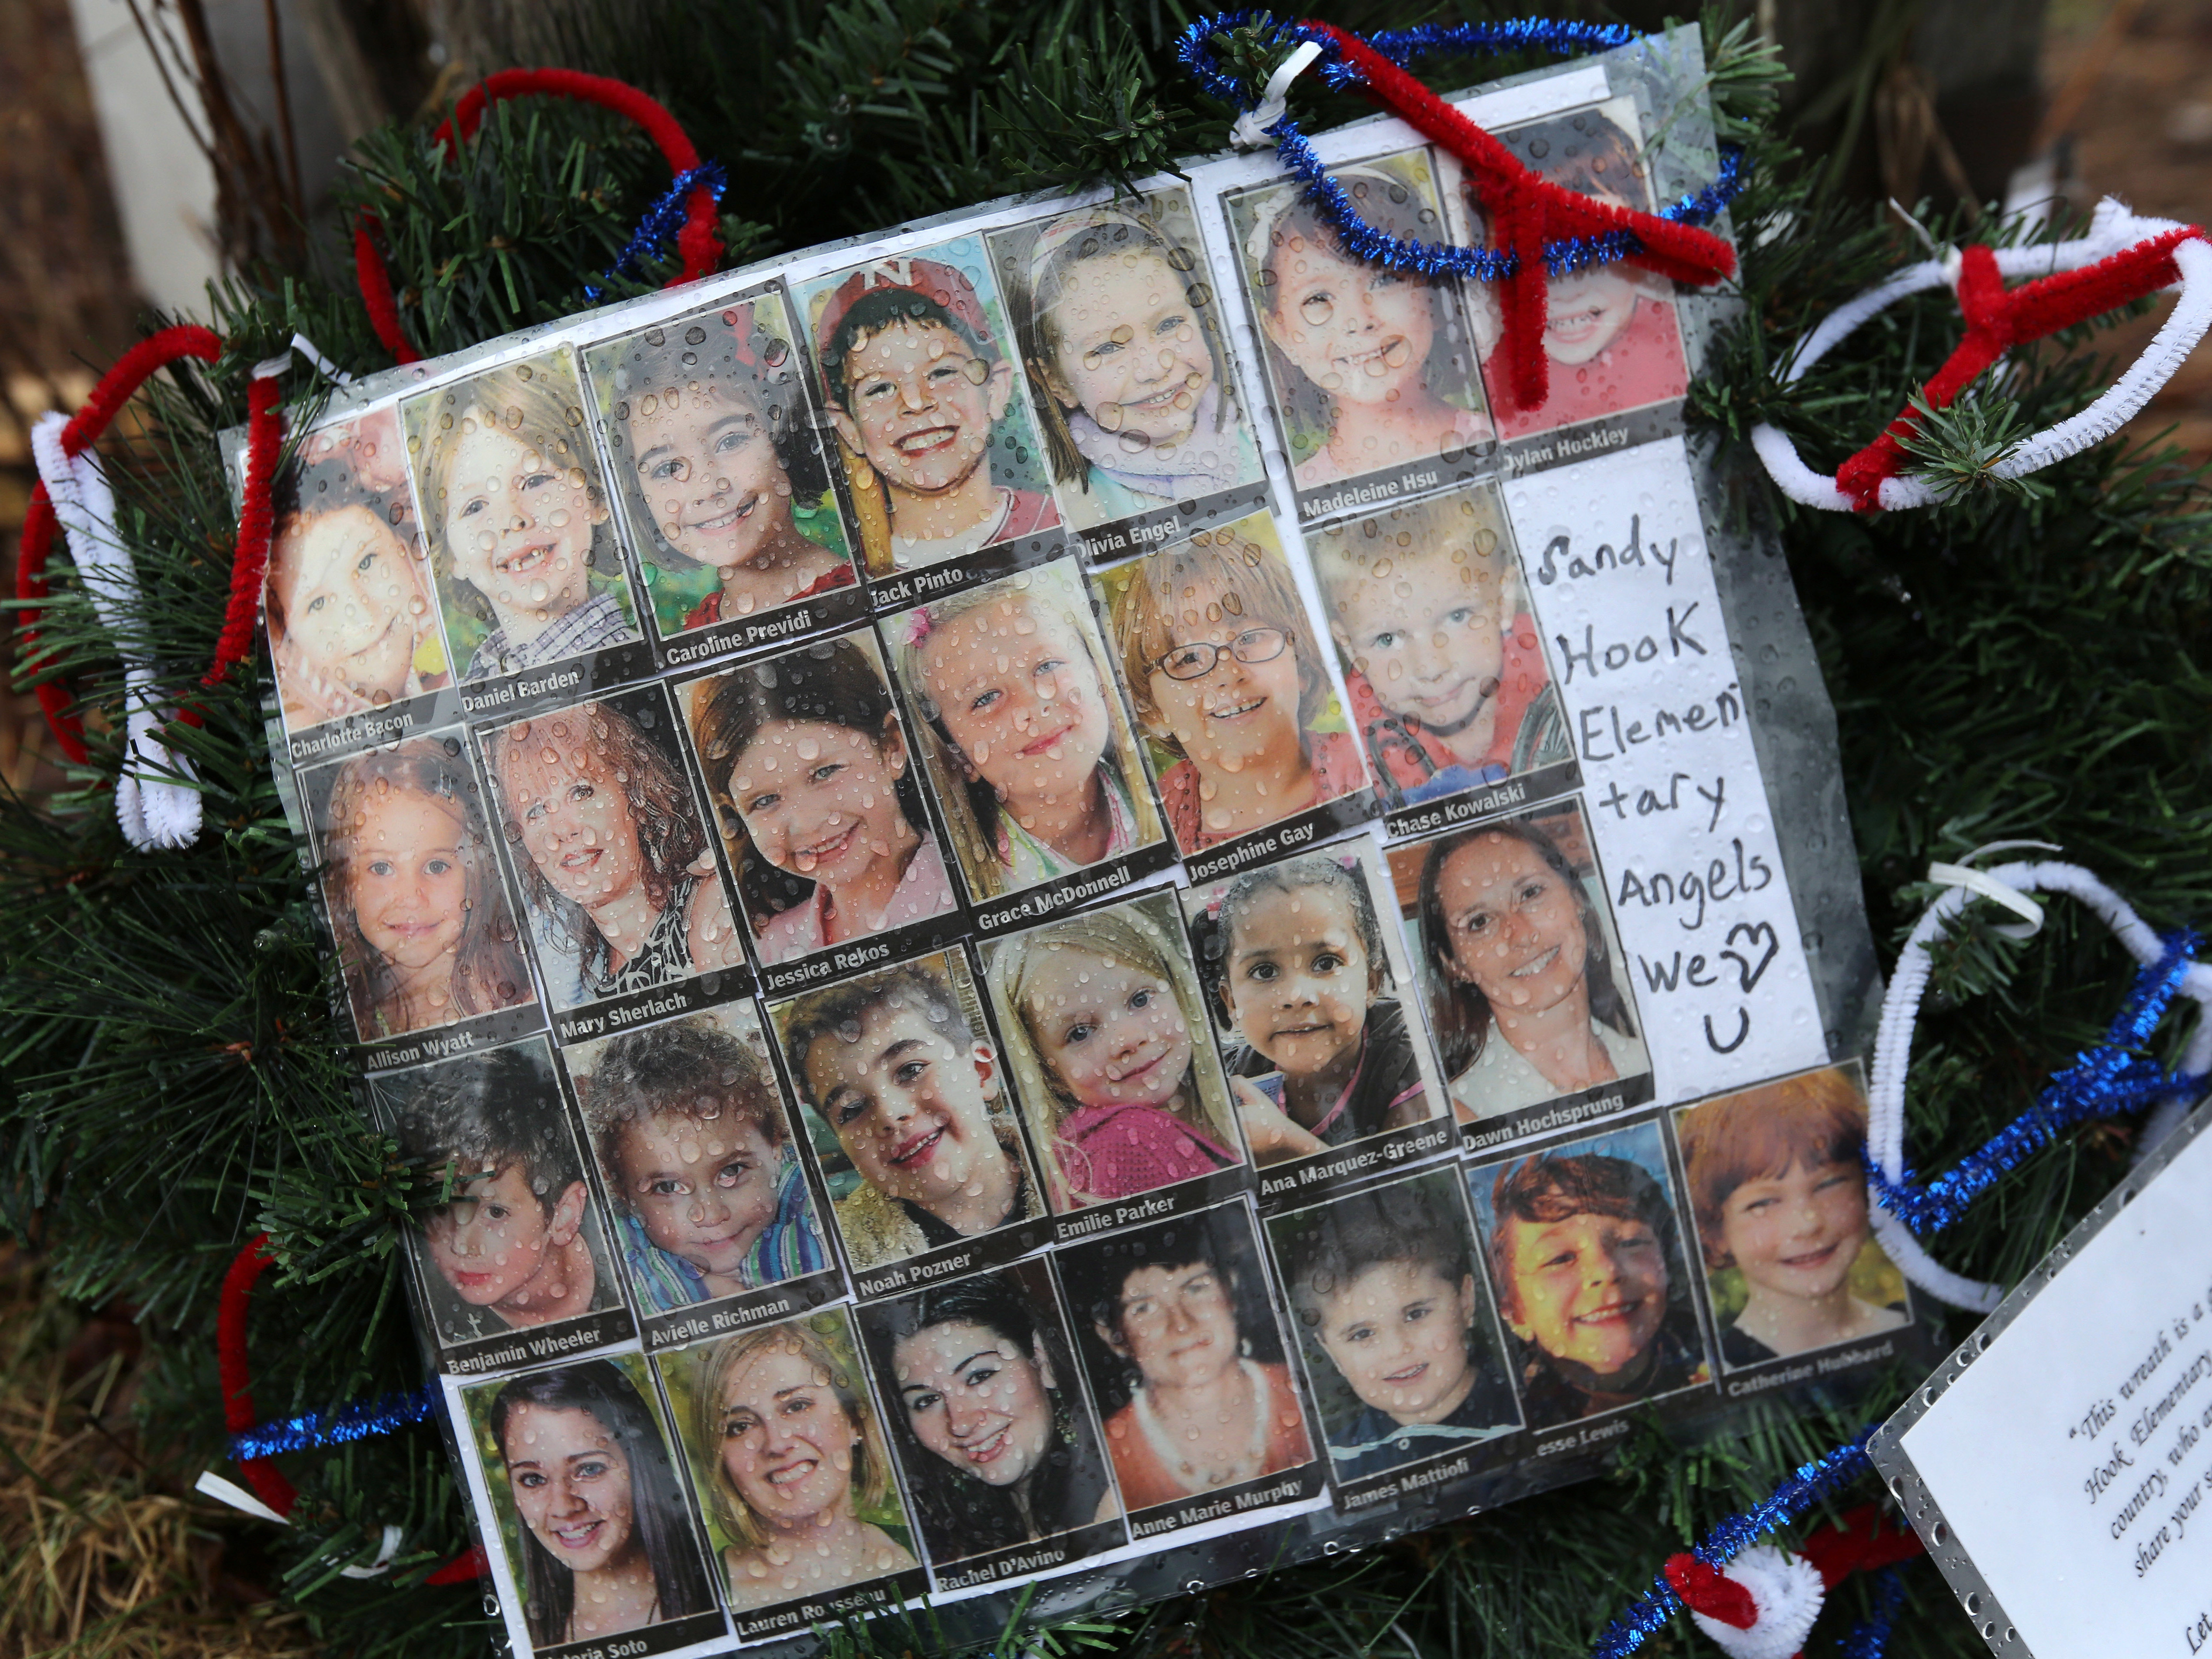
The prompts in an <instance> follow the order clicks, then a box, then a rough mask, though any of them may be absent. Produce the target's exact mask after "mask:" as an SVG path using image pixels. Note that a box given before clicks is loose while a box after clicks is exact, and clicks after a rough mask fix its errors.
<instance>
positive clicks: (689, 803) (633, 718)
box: [484, 690, 745, 1008]
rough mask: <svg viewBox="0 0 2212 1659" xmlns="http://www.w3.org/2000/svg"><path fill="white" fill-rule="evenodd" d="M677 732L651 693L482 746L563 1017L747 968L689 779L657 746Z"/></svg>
mask: <svg viewBox="0 0 2212 1659" xmlns="http://www.w3.org/2000/svg"><path fill="white" fill-rule="evenodd" d="M670 725H671V721H670V717H669V715H668V713H667V702H666V700H665V698H664V697H663V696H662V695H661V694H660V693H659V691H658V690H646V691H644V692H641V693H638V694H636V695H635V696H633V697H629V698H623V699H621V700H619V701H617V700H616V699H613V698H608V699H604V700H602V701H600V702H586V703H580V704H578V705H577V706H576V707H574V708H562V709H558V710H556V711H555V712H554V713H552V714H540V715H538V716H536V717H534V718H533V719H531V720H518V721H516V722H515V723H514V724H513V726H506V727H503V728H502V729H501V730H500V731H497V732H492V733H491V734H489V736H488V737H486V738H485V739H484V759H485V762H486V768H485V769H486V770H487V771H489V773H490V774H491V779H492V783H493V786H494V787H495V789H496V790H497V792H498V793H499V795H500V797H501V807H502V809H503V811H504V816H505V823H504V824H503V825H502V826H501V827H502V829H503V830H504V832H505V834H506V836H507V845H508V846H509V847H510V848H513V853H514V861H515V866H516V868H517V871H518V872H519V873H520V877H521V878H522V887H523V893H524V896H525V898H526V900H527V902H528V903H529V906H530V911H531V920H532V923H533V924H534V926H535V929H536V933H537V938H538V952H539V960H538V965H539V966H540V967H541V968H542V969H544V973H545V978H546V982H547V985H548V987H550V990H551V992H552V994H553V1000H554V1003H555V1005H556V1006H558V1007H563V1008H567V1007H573V1006H575V1005H576V1004H578V1003H580V1002H595V1001H598V1000H599V999H600V998H602V997H611V996H620V995H623V994H626V993H628V992H631V991H648V990H651V989H653V987H655V986H659V985H668V984H672V983H674V982H675V981H678V980H684V979H689V978H690V977H691V975H694V974H703V973H712V972H715V971H718V970H720V969H726V968H736V967H741V966H743V965H744V959H745V958H744V945H742V944H741V943H740V942H739V940H738V931H737V925H736V924H735V923H734V922H733V921H732V920H731V919H730V905H729V901H728V899H727V898H726V896H724V895H723V892H722V878H721V875H720V872H718V871H717V870H716V868H715V866H714V853H713V850H712V849H711V848H709V847H708V842H707V826H706V823H704V821H703V820H702V817H701V815H700V812H699V806H698V803H697V801H696V799H694V798H693V796H692V793H691V784H690V780H689V779H687V778H686V777H685V776H684V770H683V768H682V767H681V766H680V765H678V763H677V760H676V757H675V756H674V755H673V754H672V753H671V749H672V748H673V743H672V740H666V739H664V740H663V741H666V742H667V743H668V746H667V747H664V746H663V741H656V740H655V737H654V735H653V734H654V733H658V732H668V731H669V728H670ZM648 728H649V729H648Z"/></svg>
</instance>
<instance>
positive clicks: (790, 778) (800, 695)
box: [677, 629, 959, 967]
mask: <svg viewBox="0 0 2212 1659" xmlns="http://www.w3.org/2000/svg"><path fill="white" fill-rule="evenodd" d="M677 696H678V699H679V700H680V701H681V702H682V703H683V706H684V720H685V723H686V725H687V726H688V727H689V729H690V737H691V744H692V751H693V753H694V754H696V756H697V757H698V760H699V774H700V776H701V777H702V778H703V779H704V780H705V781H706V785H707V794H708V799H710V800H712V801H713V802H714V815H715V822H716V823H718V824H719V825H720V829H721V834H722V838H723V841H724V843H725V844H726V846H727V848H728V849H729V853H730V861H731V863H732V865H733V866H735V867H736V870H737V872H738V874H737V881H738V904H739V906H740V908H742V909H743V910H744V915H745V920H746V921H747V923H748V925H749V926H750V929H751V932H752V936H753V948H754V950H755V951H757V953H758V955H759V957H760V960H761V963H762V964H763V966H765V967H775V966H778V965H780V964H781V963H787V962H797V961H799V960H800V959H802V958H804V957H810V956H812V955H814V954H815V953H816V952H817V951H823V950H827V949H828V948H829V947H830V946H832V945H843V944H845V943H847V942H848V941H849V940H852V939H866V938H867V937H869V936H870V935H872V934H875V933H885V932H888V931H890V930H891V929H894V928H900V927H911V926H913V925H914V924H915V923H917V922H922V921H932V920H933V919H935V918H937V917H940V916H945V915H951V914H952V913H953V912H954V911H955V910H956V909H957V908H958V904H959V901H958V900H957V897H956V896H954V894H953V890H952V878H951V874H950V872H948V871H947V869H946V860H945V850H944V847H943V845H942V843H941V842H939V839H938V831H937V828H936V826H935V824H934V823H933V822H932V820H931V817H930V813H929V809H928V808H927V806H926V805H924V804H923V799H922V788H921V777H920V771H921V769H920V768H919V767H917V766H916V765H915V759H914V750H913V748H912V747H911V745H910V744H909V743H908V738H907V732H906V727H905V726H904V724H903V723H902V721H901V720H900V717H899V713H898V706H897V703H896V701H895V700H894V699H893V697H892V696H891V688H890V678H888V677H887V676H886V675H885V674H884V664H883V657H882V650H881V647H879V646H878V643H877V641H876V636H875V635H874V634H873V633H872V632H870V631H869V630H867V629H860V631H858V632H856V633H852V634H848V635H844V636H842V638H839V639H834V640H817V641H813V642H812V643H811V644H808V645H803V646H800V647H798V648H797V649H795V650H792V651H787V652H785V653H782V654H781V655H780V656H773V657H764V658H761V659H758V660H757V661H754V662H749V663H746V664H744V665H742V666H739V667H737V668H732V669H730V670H728V671H726V672H723V673H720V674H714V675H711V676H708V677H707V678H702V679H696V680H692V681H690V683H689V684H685V685H684V686H682V687H680V688H678V692H677Z"/></svg>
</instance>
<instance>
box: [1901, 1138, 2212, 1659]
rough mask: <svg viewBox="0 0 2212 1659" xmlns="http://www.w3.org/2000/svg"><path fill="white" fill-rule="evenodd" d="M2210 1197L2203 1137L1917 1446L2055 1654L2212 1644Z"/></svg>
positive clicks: (2162, 1657) (2211, 1162)
mask: <svg viewBox="0 0 2212 1659" xmlns="http://www.w3.org/2000/svg"><path fill="white" fill-rule="evenodd" d="M2208 1184H2212V1133H2199V1134H2197V1136H2196V1138H2195V1139H2192V1140H2191V1142H2190V1143H2189V1145H2188V1146H2185V1147H2184V1148H2183V1149H2182V1150H2181V1152H2179V1154H2178V1155H2177V1156H2176V1157H2175V1158H2174V1159H2173V1161H2172V1163H2171V1164H2168V1165H2167V1166H2166V1168H2165V1170H2162V1171H2161V1172H2160V1174H2159V1175H2158V1176H2156V1178H2155V1179H2154V1180H2153V1181H2152V1182H2150V1184H2149V1185H2148V1187H2147V1188H2145V1189H2144V1190H2143V1191H2142V1193H2141V1194H2138V1195H2137V1196H2136V1199H2135V1200H2133V1201H2132V1202H2131V1203H2130V1204H2129V1205H2128V1206H2127V1207H2126V1208H2124V1209H2123V1210H2122V1211H2120V1212H2119V1213H2118V1215H2117V1216H2115V1217H2114V1218H2112V1221H2111V1222H2110V1223H2109V1224H2107V1225H2106V1227H2105V1228H2104V1229H2103V1231H2100V1232H2099V1233H2097V1234H2096V1235H2095V1237H2093V1238H2091V1239H2090V1240H2089V1241H2088V1242H2087V1243H2086V1244H2085V1245H2083V1246H2082V1247H2081V1249H2079V1250H2078V1251H2076V1252H2075V1254H2074V1255H2073V1256H2072V1259H2071V1260H2070V1261H2068V1262H2067V1264H2066V1266H2065V1267H2063V1268H2062V1269H2061V1270H2060V1271H2059V1273H2057V1276H2056V1277H2055V1278H2053V1279H2051V1281H2050V1282H2049V1283H2048V1284H2047V1285H2045V1286H2044V1287H2043V1288H2042V1290H2041V1291H2039V1292H2038V1293H2037V1295H2036V1296H2035V1297H2034V1299H2033V1300H2032V1301H2030V1302H2028V1303H2027V1304H2026V1306H2025V1307H2024V1308H2023V1309H2022V1310H2021V1313H2020V1315H2019V1316H2018V1317H2017V1318H2015V1319H2014V1320H2013V1321H2012V1322H2011V1323H2010V1324H2009V1325H2007V1326H2006V1327H2005V1328H2003V1329H2002V1331H2001V1332H2000V1333H1999V1334H1998V1335H1997V1336H1996V1339H1995V1340H1993V1341H1992V1342H1991V1343H1990V1346H1989V1347H1988V1349H1987V1351H1986V1352H1984V1353H1983V1354H1982V1355H1981V1356H1980V1358H1977V1359H1975V1360H1974V1361H1973V1362H1972V1364H1969V1365H1968V1366H1967V1367H1966V1370H1965V1371H1964V1372H1962V1373H1961V1374H1960V1376H1959V1377H1958V1380H1957V1381H1955V1382H1954V1383H1952V1384H1951V1385H1950V1386H1949V1388H1948V1389H1947V1390H1946V1391H1945V1392H1944V1393H1943V1394H1942V1396H1941V1397H1939V1398H1938V1399H1937V1400H1936V1403H1935V1404H1934V1405H1933V1406H1932V1407H1929V1409H1928V1411H1927V1413H1926V1414H1925V1415H1924V1416H1923V1417H1922V1418H1921V1419H1919V1421H1918V1422H1917V1423H1914V1424H1913V1425H1911V1428H1909V1429H1907V1430H1906V1431H1905V1432H1904V1434H1903V1435H1902V1436H1901V1437H1899V1448H1900V1449H1901V1450H1902V1451H1903V1452H1904V1454H1905V1456H1906V1457H1908V1458H1909V1459H1911V1462H1912V1465H1913V1468H1915V1470H1916V1471H1917V1473H1918V1474H1919V1476H1920V1478H1921V1480H1922V1481H1923V1483H1924V1484H1925V1485H1926V1486H1927V1488H1928V1492H1929V1496H1930V1497H1931V1498H1934V1499H1935V1501H1936V1504H1937V1505H1938V1507H1939V1508H1940V1509H1941V1510H1942V1516H1943V1522H1944V1524H1945V1526H1946V1527H1947V1528H1948V1529H1949V1530H1950V1531H1951V1532H1952V1533H1954V1534H1956V1547H1957V1548H1958V1549H1960V1550H1961V1551H1963V1552H1964V1553H1965V1554H1966V1557H1967V1559H1969V1560H1971V1561H1972V1564H1973V1566H1974V1568H1975V1570H1976V1571H1978V1572H1979V1573H1980V1575H1981V1577H1982V1579H1983V1582H1984V1583H1986V1584H1987V1586H1988V1587H1989V1589H1990V1591H1991V1592H1992V1593H1993V1594H1994V1595H1995V1597H1996V1601H1997V1603H1998V1604H2000V1605H2001V1606H2002V1609H2003V1613H2004V1623H2005V1625H2007V1626H2011V1627H2013V1628H2015V1629H2016V1630H2017V1632H2018V1633H2019V1641H2020V1642H2021V1643H2024V1644H2026V1647H2027V1650H2028V1651H2030V1652H2033V1653H2034V1654H2037V1655H2040V1656H2042V1659H2067V1656H2071V1655H2075V1654H2106V1653H2113V1654H2119V1653H2124V1654H2130V1655H2134V1656H2137V1659H2185V1656H2189V1655H2194V1654H2201V1653H2204V1652H2206V1651H2207V1650H2212V1504H2208V1503H2207V1502H2206V1498H2207V1496H2208V1493H2212V1438H2208V1434H2212V1231H2208V1230H2207V1228H2206V1227H2205V1225H2204V1199H2205V1194H2206V1192H2207V1190H2208ZM1939 1559H1941V1552H1940V1551H1939ZM2006 1650H2007V1651H2009V1652H2018V1651H2020V1649H2019V1647H2017V1646H2011V1645H2008V1647H2007V1648H2006Z"/></svg>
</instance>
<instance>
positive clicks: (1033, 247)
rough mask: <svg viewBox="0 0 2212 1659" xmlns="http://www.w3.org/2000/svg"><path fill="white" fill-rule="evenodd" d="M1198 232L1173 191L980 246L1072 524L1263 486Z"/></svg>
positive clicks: (1182, 195) (1008, 233) (1004, 234)
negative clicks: (996, 280) (992, 269)
mask: <svg viewBox="0 0 2212 1659" xmlns="http://www.w3.org/2000/svg"><path fill="white" fill-rule="evenodd" d="M1196 231H1197V222H1196V218H1195V216H1194V214H1193V213H1192V211H1191V207H1190V198H1189V193H1188V191H1183V190H1180V189H1175V190H1164V191H1156V192H1154V193H1153V194H1152V195H1150V196H1146V197H1138V198H1136V199H1135V200H1133V201H1130V200H1119V201H1115V202H1110V203H1105V204H1100V205H1098V206H1097V207H1087V208H1079V209H1077V210H1075V211H1073V212H1072V213H1063V214H1061V215H1060V216H1058V217H1056V218H1053V219H1048V220H1047V221H1045V222H1043V223H1042V225H1021V226H1017V227H1015V228H1012V229H1010V230H1004V231H997V232H994V233H992V234H991V235H990V237H989V238H988V240H989V241H990V243H991V246H992V250H993V252H994V257H995V258H996V259H997V262H998V267H999V270H1000V283H1001V286H1002V287H1003V288H1004V289H1005V290H1006V309H1007V312H1008V314H1009V315H1010V316H1011V317H1012V319H1013V325H1014V335H1015V337H1016V339H1017V340H1018V341H1019V342H1020V344H1021V351H1022V362H1023V367H1024V369H1025V370H1026V371H1027V373H1028V374H1029V380H1030V401H1031V403H1032V404H1034V406H1035V407H1036V413H1037V422H1038V425H1039V427H1040V428H1042V432H1043V434H1044V441H1045V450H1046V453H1047V454H1048V456H1049V458H1050V459H1051V462H1052V472H1053V479H1054V483H1056V484H1057V485H1058V486H1059V490H1060V505H1061V507H1062V509H1063V510H1064V511H1065V512H1066V515H1067V520H1068V522H1069V523H1070V524H1073V525H1075V526H1079V527H1082V528H1085V529H1088V528H1091V527H1092V526H1098V525H1104V524H1109V523H1112V522H1113V521H1115V520H1120V519H1126V518H1130V517H1133V516H1134V515H1136V514H1139V513H1150V512H1154V511H1157V510H1158V509H1159V508H1162V507H1171V506H1174V505H1175V504H1176V503H1178V502H1183V501H1188V502H1191V503H1193V504H1194V505H1202V503H1203V502H1204V501H1206V499H1207V498H1209V497H1211V496H1214V495H1219V494H1221V493H1222V492H1223V491H1225V490H1230V489H1236V488H1237V487H1238V486H1240V485H1247V484H1256V483H1259V482H1260V481H1261V477H1262V476H1263V475H1262V473H1261V467H1260V452H1259V447H1258V446H1257V445H1256V444H1255V442H1254V441H1253V436H1252V432H1251V428H1250V427H1249V425H1248V424H1247V423H1246V422H1245V419H1244V416H1243V410H1241V409H1240V408H1239V407H1238V403H1237V390H1236V386H1235V383H1234V382H1235V370H1234V368H1233V367H1232V365H1231V362H1230V358H1229V353H1228V349H1227V346H1226V343H1225V342H1224V340H1223V338H1222V332H1221V328H1222V325H1221V319H1220V317H1219V315H1218V306H1217V304H1216V302H1215V300H1214V296H1213V292H1212V288H1211V287H1210V285H1209V284H1208V283H1206V276H1205V272H1204V270H1203V265H1202V260H1201V258H1200V255H1199V254H1198V252H1196V249H1197V246H1198V243H1197V236H1196Z"/></svg>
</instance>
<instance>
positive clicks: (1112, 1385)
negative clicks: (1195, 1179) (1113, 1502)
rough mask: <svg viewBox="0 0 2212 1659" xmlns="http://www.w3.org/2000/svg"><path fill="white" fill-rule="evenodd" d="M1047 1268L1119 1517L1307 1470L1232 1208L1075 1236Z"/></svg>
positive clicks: (1251, 1254) (1252, 1240) (1291, 1401)
mask: <svg viewBox="0 0 2212 1659" xmlns="http://www.w3.org/2000/svg"><path fill="white" fill-rule="evenodd" d="M1054 1266H1055V1267H1057V1268H1058V1270H1059V1273H1060V1285H1061V1287H1062V1289H1063V1290H1064V1291H1066V1297H1067V1303H1068V1306H1069V1308H1070V1309H1071V1310H1073V1315H1074V1319H1075V1329H1076V1346H1077V1351H1078V1352H1079V1354H1080V1356H1081V1358H1082V1360H1083V1364H1084V1369H1085V1370H1086V1371H1087V1372H1088V1373H1089V1376H1090V1379H1091V1395H1092V1397H1093V1398H1095V1399H1096V1400H1097V1402H1098V1411H1099V1415H1100V1418H1101V1419H1102V1426H1103V1428H1104V1430H1105V1434H1106V1455H1108V1457H1109V1458H1111V1459H1112V1460H1113V1463H1114V1478H1115V1480H1116V1481H1117V1482H1118V1483H1119V1484H1120V1486H1121V1500H1122V1502H1123V1503H1124V1504H1127V1507H1128V1510H1129V1513H1130V1514H1131V1515H1132V1516H1135V1515H1140V1514H1142V1513H1143V1512H1144V1511H1145V1510H1155V1509H1159V1508H1162V1507H1163V1506H1164V1505H1167V1504H1175V1503H1179V1502H1181V1501H1182V1499H1184V1498H1196V1497H1198V1496H1200V1494H1201V1493H1205V1492H1219V1491H1223V1490H1225V1489H1229V1488H1233V1487H1238V1486H1246V1485H1248V1484H1249V1483H1250V1482H1252V1481H1255V1480H1264V1479H1266V1478H1267V1477H1269V1476H1272V1475H1278V1474H1282V1473H1284V1472H1285V1470H1289V1469H1297V1468H1304V1467H1305V1466H1306V1465H1307V1464H1309V1463H1310V1462H1313V1460H1314V1449H1313V1437H1312V1436H1311V1435H1310V1434H1309V1433H1308V1431H1307V1429H1306V1420H1305V1410H1304V1407H1303V1406H1302V1405H1301V1404H1300V1403H1299V1400H1298V1389H1297V1383H1295V1382H1294V1381H1293V1380H1292V1379H1291V1367H1290V1363H1289V1356H1288V1355H1287V1354H1286V1353H1285V1352H1284V1342H1283V1330H1282V1326H1281V1324H1280V1323H1279V1321H1278V1320H1277V1318H1276V1315H1275V1306H1274V1302H1273V1298H1272V1297H1270V1296H1269V1294H1268V1287H1267V1270H1266V1268H1265V1267H1262V1266H1261V1257H1260V1250H1259V1244H1258V1240H1257V1238H1256V1237H1255V1234H1254V1232H1253V1227H1252V1216H1251V1212H1249V1210H1247V1209H1246V1208H1245V1207H1244V1206H1243V1205H1242V1204H1223V1205H1218V1206H1215V1207H1214V1208H1212V1209H1210V1210H1201V1211H1200V1212H1197V1213H1196V1214H1194V1215H1188V1216H1179V1217H1176V1218H1174V1219H1173V1220H1170V1221H1164V1222H1161V1223H1159V1224H1158V1225H1154V1226H1150V1227H1139V1228H1136V1229H1133V1230H1132V1231H1125V1232H1119V1233H1109V1234H1106V1235H1104V1236H1103V1237H1097V1238H1089V1239H1085V1240H1083V1241H1081V1242H1080V1243H1075V1244H1070V1245H1066V1246H1063V1247H1062V1248H1061V1249H1060V1251H1059V1253H1058V1254H1057V1255H1056V1256H1055V1257H1054Z"/></svg>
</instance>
